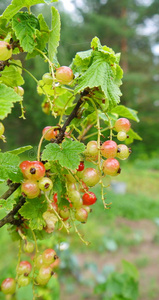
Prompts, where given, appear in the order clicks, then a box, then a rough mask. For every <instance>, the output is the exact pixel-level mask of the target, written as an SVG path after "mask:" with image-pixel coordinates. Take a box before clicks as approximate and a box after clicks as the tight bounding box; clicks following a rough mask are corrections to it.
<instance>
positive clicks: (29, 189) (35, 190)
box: [21, 179, 40, 199]
mask: <svg viewBox="0 0 159 300" xmlns="http://www.w3.org/2000/svg"><path fill="white" fill-rule="evenodd" d="M21 192H22V195H24V197H27V198H29V199H33V198H36V197H38V196H39V194H40V189H39V185H38V182H37V181H35V180H29V179H28V180H25V181H24V182H23V183H22V185H21Z"/></svg>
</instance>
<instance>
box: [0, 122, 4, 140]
mask: <svg viewBox="0 0 159 300" xmlns="http://www.w3.org/2000/svg"><path fill="white" fill-rule="evenodd" d="M3 133H4V125H3V124H2V122H0V137H1V136H2V134H3Z"/></svg>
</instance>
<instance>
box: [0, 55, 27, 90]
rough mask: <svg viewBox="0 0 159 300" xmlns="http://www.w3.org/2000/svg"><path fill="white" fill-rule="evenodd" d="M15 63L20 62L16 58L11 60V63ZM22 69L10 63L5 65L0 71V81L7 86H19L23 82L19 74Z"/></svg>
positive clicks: (19, 63)
mask: <svg viewBox="0 0 159 300" xmlns="http://www.w3.org/2000/svg"><path fill="white" fill-rule="evenodd" d="M14 62H15V63H16V64H18V65H19V66H21V62H20V61H19V60H18V61H16V60H12V63H14ZM21 73H22V70H21V69H20V68H19V67H16V66H13V65H10V66H6V67H5V69H4V70H3V71H2V72H1V77H0V82H3V83H4V84H6V85H7V86H10V87H14V86H21V85H23V84H24V79H23V77H22V76H21Z"/></svg>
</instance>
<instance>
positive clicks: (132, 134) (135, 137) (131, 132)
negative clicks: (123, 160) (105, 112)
mask: <svg viewBox="0 0 159 300" xmlns="http://www.w3.org/2000/svg"><path fill="white" fill-rule="evenodd" d="M127 134H128V136H129V138H127V139H126V141H125V143H126V144H131V143H133V141H134V140H139V141H142V138H141V136H139V135H138V134H137V133H136V132H135V131H134V130H133V129H132V128H130V130H129V131H128V133H127Z"/></svg>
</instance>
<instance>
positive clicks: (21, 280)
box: [18, 275, 30, 287]
mask: <svg viewBox="0 0 159 300" xmlns="http://www.w3.org/2000/svg"><path fill="white" fill-rule="evenodd" d="M29 283H30V278H29V277H28V276H24V275H20V276H19V277H18V286H19V287H23V286H27V285H29Z"/></svg>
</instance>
